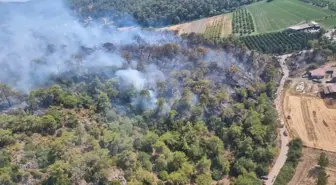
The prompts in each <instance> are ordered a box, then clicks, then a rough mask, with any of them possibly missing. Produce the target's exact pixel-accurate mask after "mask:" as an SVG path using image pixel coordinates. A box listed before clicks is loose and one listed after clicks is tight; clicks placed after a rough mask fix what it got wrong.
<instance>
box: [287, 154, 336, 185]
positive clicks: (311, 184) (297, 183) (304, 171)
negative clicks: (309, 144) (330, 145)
mask: <svg viewBox="0 0 336 185" xmlns="http://www.w3.org/2000/svg"><path fill="white" fill-rule="evenodd" d="M321 152H322V151H321V150H317V149H312V148H304V149H303V153H304V155H303V157H302V158H301V160H300V163H299V165H298V166H297V167H296V170H295V175H294V177H293V179H292V180H291V181H290V183H289V184H288V185H315V184H316V179H317V175H318V172H319V169H318V168H317V162H318V159H319V157H320V154H321ZM326 154H327V155H328V157H329V166H328V167H327V168H326V172H327V174H328V175H330V176H329V179H328V185H335V184H336V153H333V152H326Z"/></svg>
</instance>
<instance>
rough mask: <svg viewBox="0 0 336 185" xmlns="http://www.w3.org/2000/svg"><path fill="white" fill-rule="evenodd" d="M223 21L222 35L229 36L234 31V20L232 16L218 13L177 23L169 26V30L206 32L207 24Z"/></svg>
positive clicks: (179, 32)
mask: <svg viewBox="0 0 336 185" xmlns="http://www.w3.org/2000/svg"><path fill="white" fill-rule="evenodd" d="M217 21H223V27H222V33H221V36H227V35H230V34H231V33H232V22H231V18H230V16H227V15H218V16H214V17H209V18H204V19H200V20H196V21H192V22H187V23H183V24H177V25H174V26H170V27H168V30H172V31H178V34H179V35H181V34H183V33H192V32H194V33H204V32H205V29H206V27H207V26H211V25H212V24H213V23H214V22H217Z"/></svg>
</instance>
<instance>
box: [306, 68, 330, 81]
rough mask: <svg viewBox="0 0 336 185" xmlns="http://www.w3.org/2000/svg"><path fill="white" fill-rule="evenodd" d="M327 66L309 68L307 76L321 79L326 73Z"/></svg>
mask: <svg viewBox="0 0 336 185" xmlns="http://www.w3.org/2000/svg"><path fill="white" fill-rule="evenodd" d="M327 68H328V66H325V65H324V66H321V67H319V68H317V69H314V70H311V71H310V72H309V78H311V79H323V78H324V76H325V75H326V70H327Z"/></svg>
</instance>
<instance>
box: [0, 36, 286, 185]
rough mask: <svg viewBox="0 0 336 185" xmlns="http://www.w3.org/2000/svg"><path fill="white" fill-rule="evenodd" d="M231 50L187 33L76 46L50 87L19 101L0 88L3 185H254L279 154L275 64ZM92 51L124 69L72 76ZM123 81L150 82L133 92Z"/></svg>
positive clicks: (5, 87) (19, 95)
mask: <svg viewBox="0 0 336 185" xmlns="http://www.w3.org/2000/svg"><path fill="white" fill-rule="evenodd" d="M233 42H236V41H234V40H230V39H228V40H221V41H219V40H217V41H212V40H207V39H205V38H203V37H202V36H200V35H195V34H191V35H184V40H183V41H181V42H168V43H167V42H166V43H164V42H163V43H162V44H148V43H146V41H145V40H143V39H142V38H141V37H137V38H135V39H134V41H133V42H132V43H130V44H126V45H121V46H120V45H119V46H118V45H114V44H112V43H105V44H104V45H103V47H100V48H88V47H84V46H83V47H81V50H80V52H79V53H77V54H74V60H77V61H78V60H79V62H75V63H74V66H71V65H70V64H69V70H70V71H69V72H68V73H65V74H62V75H61V76H60V75H53V76H51V77H50V78H51V79H50V81H53V82H54V85H52V86H49V87H44V88H37V89H35V90H32V91H31V92H30V93H29V94H27V95H25V94H22V93H20V92H17V91H15V90H14V89H12V88H11V87H10V86H8V85H1V88H0V91H1V93H2V94H3V96H1V98H2V99H1V100H2V104H1V109H2V112H3V113H6V114H1V115H0V154H1V155H0V172H1V173H0V184H6V185H12V184H17V183H20V182H21V183H22V182H29V183H31V184H43V185H55V184H56V185H68V184H89V183H91V184H97V185H98V184H99V185H103V184H111V185H112V184H113V185H116V184H125V183H126V182H127V183H128V184H137V185H138V184H167V185H169V184H171V185H182V184H189V183H193V184H198V185H211V184H212V183H213V182H216V181H217V182H218V184H220V180H222V179H223V178H225V177H229V178H230V180H231V182H232V183H233V184H236V185H259V184H261V180H260V179H259V177H260V176H262V175H265V174H267V172H268V166H269V165H270V163H271V161H272V159H273V157H274V155H275V154H276V151H277V150H276V147H275V142H274V141H275V138H276V135H277V134H276V128H277V120H276V119H277V114H276V111H275V110H274V108H273V105H272V99H273V94H274V91H275V84H276V82H277V80H278V79H279V75H280V74H279V72H278V71H277V70H276V67H277V61H276V60H275V59H274V58H272V57H269V56H265V55H262V54H258V53H255V52H249V51H247V50H246V49H245V48H244V47H239V46H233ZM48 48H49V49H50V48H57V47H56V46H50V47H48ZM97 50H100V51H99V52H107V53H122V55H123V57H124V59H125V63H123V65H122V66H121V67H119V68H116V67H103V68H101V67H100V68H90V71H89V72H86V73H84V74H83V73H78V71H81V70H83V69H84V68H85V66H81V65H80V64H81V62H80V60H81V59H83V58H85V57H88V56H90V54H92V53H93V52H97ZM52 52H56V49H52V50H50V52H49V54H48V52H47V54H46V56H45V57H48V55H51V54H50V53H52ZM225 57H226V59H225V60H223V58H225ZM228 57H229V58H228ZM134 61H136V63H134ZM36 65H37V66H39V65H41V66H43V65H48V64H46V63H43V62H39V63H36ZM153 66H156V67H153ZM123 73H125V74H126V75H127V76H128V77H130V76H132V75H135V76H137V75H136V74H146V75H149V74H151V75H150V76H149V80H154V81H151V83H148V84H147V83H145V84H142V85H141V84H139V83H138V82H139V81H137V80H141V78H140V77H141V75H140V77H139V76H137V77H139V78H135V79H136V80H134V81H132V82H131V84H130V83H129V81H127V80H126V81H125V79H124V76H123V75H122V74H123ZM160 73H162V74H163V75H162V78H159V77H158V76H157V75H158V74H160ZM153 75H154V76H153ZM135 82H137V83H135ZM14 100H16V103H15V101H14ZM19 100H20V101H23V102H26V104H27V106H25V108H17V106H16V105H17V104H18V103H17V101H19Z"/></svg>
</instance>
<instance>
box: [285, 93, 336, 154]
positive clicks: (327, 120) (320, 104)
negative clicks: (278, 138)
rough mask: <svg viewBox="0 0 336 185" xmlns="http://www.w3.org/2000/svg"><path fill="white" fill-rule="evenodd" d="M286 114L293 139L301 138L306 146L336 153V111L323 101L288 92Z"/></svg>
mask: <svg viewBox="0 0 336 185" xmlns="http://www.w3.org/2000/svg"><path fill="white" fill-rule="evenodd" d="M284 114H285V117H286V122H287V128H288V129H289V132H290V134H291V136H292V137H300V138H301V139H302V141H303V143H304V145H305V146H308V147H312V148H318V149H323V150H326V151H332V152H336V142H335V141H336V109H330V108H328V107H327V106H326V104H325V102H324V100H323V99H321V98H318V97H313V96H304V95H293V94H290V93H289V92H286V94H285V98H284Z"/></svg>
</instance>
